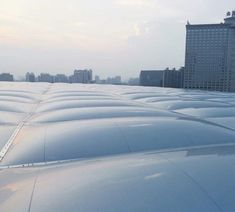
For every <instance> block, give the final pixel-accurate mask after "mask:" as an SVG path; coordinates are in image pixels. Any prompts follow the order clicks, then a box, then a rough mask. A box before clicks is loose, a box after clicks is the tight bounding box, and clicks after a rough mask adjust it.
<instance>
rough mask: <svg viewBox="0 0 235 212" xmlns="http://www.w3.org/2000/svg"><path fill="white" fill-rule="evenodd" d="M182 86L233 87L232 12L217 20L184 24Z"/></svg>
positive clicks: (234, 25)
mask: <svg viewBox="0 0 235 212" xmlns="http://www.w3.org/2000/svg"><path fill="white" fill-rule="evenodd" d="M184 88H189V89H203V90H213V91H227V92H229V91H231V92H234V91H235V12H232V13H230V12H228V13H227V17H226V18H225V19H224V23H221V24H196V25H191V24H189V23H188V24H187V25H186V54H185V72H184Z"/></svg>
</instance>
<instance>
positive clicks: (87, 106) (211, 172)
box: [0, 82, 235, 211]
mask: <svg viewBox="0 0 235 212" xmlns="http://www.w3.org/2000/svg"><path fill="white" fill-rule="evenodd" d="M0 134H1V136H0V150H1V152H0V156H1V162H0V170H1V172H0V179H1V181H0V202H1V205H0V211H14V209H15V208H17V211H28V210H29V209H30V211H53V210H56V211H95V210H96V209H99V210H100V211H136V210H137V209H140V210H141V211H171V210H172V207H173V208H174V210H175V209H177V210H178V211H221V210H223V211H234V210H235V207H234V201H233V197H234V195H235V191H234V189H231V188H234V187H235V183H234V177H235V171H233V170H234V169H233V168H232V165H231V164H233V163H235V154H234V153H235V94H234V93H220V92H206V91H198V90H183V89H173V88H155V87H139V86H113V85H88V84H56V83H55V84H49V83H16V82H14V83H11V84H9V83H0ZM221 156H222V157H221ZM185 173H187V174H185ZM215 176H216V177H215ZM195 182H197V183H195ZM226 191H229V192H226ZM225 194H226V198H225V197H224V195H225ZM30 195H32V196H31V203H29V197H30ZM212 198H213V201H212V200H211V199H212ZM225 199H226V200H225ZM185 200H187V201H185ZM156 201H157V202H156ZM88 202H89V204H87V203H88ZM215 202H216V204H215ZM169 203H170V204H169ZM218 207H219V208H222V209H221V210H219V209H218Z"/></svg>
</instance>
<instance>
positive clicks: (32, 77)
mask: <svg viewBox="0 0 235 212" xmlns="http://www.w3.org/2000/svg"><path fill="white" fill-rule="evenodd" d="M25 79H26V82H35V75H34V73H29V72H28V73H26V75H25Z"/></svg>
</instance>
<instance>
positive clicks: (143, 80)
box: [140, 70, 164, 87]
mask: <svg viewBox="0 0 235 212" xmlns="http://www.w3.org/2000/svg"><path fill="white" fill-rule="evenodd" d="M163 72H164V71H163V70H142V71H141V72H140V85H142V86H157V87H162V85H163Z"/></svg>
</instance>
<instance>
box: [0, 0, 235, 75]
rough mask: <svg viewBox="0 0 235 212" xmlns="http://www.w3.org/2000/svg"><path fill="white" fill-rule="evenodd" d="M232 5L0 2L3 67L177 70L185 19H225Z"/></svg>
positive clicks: (148, 0) (146, 0)
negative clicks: (170, 68)
mask: <svg viewBox="0 0 235 212" xmlns="http://www.w3.org/2000/svg"><path fill="white" fill-rule="evenodd" d="M233 9H235V4H234V0H223V1H215V0H194V1H191V0H174V1H173V0H0V72H12V73H14V74H15V75H24V73H25V72H27V71H33V72H35V73H40V72H50V73H52V74H54V73H66V74H69V73H72V72H73V70H74V69H75V68H92V69H93V70H94V75H96V74H98V75H100V76H101V77H106V76H114V75H122V76H123V77H124V78H127V77H132V76H133V77H135V76H138V75H139V71H140V70H141V69H162V68H166V67H176V68H178V67H180V66H182V65H183V64H184V51H185V24H186V22H187V20H189V21H190V22H191V23H205V22H206V23H207V22H208V23H214V22H221V21H222V20H223V18H224V17H225V14H226V12H227V11H228V10H233Z"/></svg>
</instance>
